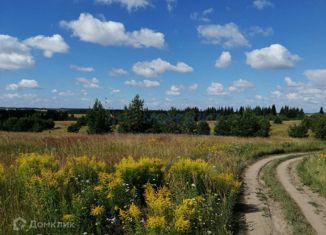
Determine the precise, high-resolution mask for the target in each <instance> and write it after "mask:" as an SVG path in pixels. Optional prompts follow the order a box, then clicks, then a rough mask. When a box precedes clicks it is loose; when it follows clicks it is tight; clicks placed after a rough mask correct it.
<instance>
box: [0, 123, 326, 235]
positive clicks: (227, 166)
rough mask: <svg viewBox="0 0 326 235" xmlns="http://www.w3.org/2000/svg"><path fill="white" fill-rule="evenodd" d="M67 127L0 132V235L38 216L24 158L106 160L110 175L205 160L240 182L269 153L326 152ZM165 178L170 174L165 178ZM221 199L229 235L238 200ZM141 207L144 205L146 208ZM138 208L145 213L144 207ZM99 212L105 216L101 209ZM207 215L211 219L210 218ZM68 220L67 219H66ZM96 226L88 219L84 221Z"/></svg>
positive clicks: (279, 141)
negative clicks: (20, 165)
mask: <svg viewBox="0 0 326 235" xmlns="http://www.w3.org/2000/svg"><path fill="white" fill-rule="evenodd" d="M68 125H69V123H67V122H58V123H56V126H57V127H59V128H58V129H57V130H56V131H57V132H56V133H54V132H55V131H51V133H49V132H43V133H8V132H0V164H2V165H3V166H4V167H3V168H4V169H5V173H4V175H3V177H4V179H5V180H3V181H2V183H1V184H2V185H1V188H2V190H1V191H0V205H1V206H0V227H1V229H2V230H0V231H2V233H4V234H10V231H12V230H11V229H12V224H11V223H12V220H13V219H14V218H16V217H17V216H22V215H24V216H25V217H28V218H31V217H33V216H35V213H36V212H35V210H33V209H31V207H30V206H31V205H33V204H34V203H32V202H31V198H32V197H31V196H27V197H24V195H25V193H24V187H23V186H22V185H21V182H20V181H19V180H17V171H16V170H15V169H16V166H17V159H18V158H19V156H20V154H24V153H36V154H41V155H42V154H46V155H49V156H51V157H53V159H54V160H53V161H57V162H58V164H59V168H60V169H64V168H65V166H66V165H67V162H68V163H69V161H70V159H74V157H78V156H88V157H93V158H94V159H96V161H97V162H102V161H103V162H104V163H105V165H106V171H107V172H109V173H112V172H114V169H115V165H116V164H119V163H120V162H121V160H122V159H123V158H127V157H128V156H132V157H133V158H134V159H135V160H136V161H137V160H138V159H141V158H143V157H149V158H157V159H162V160H164V162H165V163H166V164H167V169H169V167H170V166H171V165H172V164H174V163H175V162H176V161H178V160H179V159H183V158H188V159H193V160H195V159H201V160H204V161H205V162H207V163H208V164H209V166H210V167H211V168H213V169H214V170H213V171H214V172H215V173H214V174H218V175H221V176H219V177H220V178H223V179H224V178H225V180H227V181H228V180H230V179H229V178H228V177H225V176H224V175H231V176H233V177H232V178H233V180H240V178H241V177H240V176H241V174H242V171H243V169H244V167H246V166H247V165H248V164H250V163H251V162H253V161H255V159H257V158H259V157H261V156H263V155H265V154H273V153H284V152H296V151H309V150H316V149H321V148H325V147H326V143H325V142H322V141H318V140H314V139H310V138H309V139H290V138H286V137H281V136H275V135H274V136H272V137H270V138H239V137H217V136H189V135H169V134H148V135H145V134H139V135H132V134H108V135H92V136H90V135H86V134H82V133H79V134H72V133H66V132H64V131H62V130H63V129H64V128H66V127H67V126H68ZM59 130H60V131H59ZM135 164H136V163H135ZM87 165H88V164H86V166H87ZM89 165H91V164H89ZM207 169H208V168H207ZM164 175H168V174H167V173H164ZM214 177H215V176H214ZM34 178H35V177H34ZM0 179H1V172H0ZM210 181H211V180H209V179H208V178H207V179H205V181H204V185H205V187H206V186H207V185H209V182H210ZM181 185H184V184H181ZM171 187H172V186H171ZM178 187H179V186H178ZM178 187H175V188H174V190H176V191H173V190H172V189H170V190H171V193H172V194H173V198H177V195H179V196H178V197H185V196H187V195H188V196H189V195H193V194H186V195H184V194H183V193H177V190H178ZM203 187H204V186H203ZM221 187H222V186H221ZM63 191H65V190H63ZM36 192H38V190H36ZM236 193H237V192H236ZM91 194H92V193H91ZM195 195H196V194H195ZM212 195H213V193H211V194H209V195H206V196H205V197H207V198H208V199H207V200H208V201H209V200H210V201H211V202H212V200H213V199H212V197H213V196H212ZM193 196H194V195H193ZM223 198H224V199H223V200H222V201H225V202H227V204H226V205H227V206H225V207H223V208H222V209H221V208H220V209H219V210H221V215H223V217H222V218H223V220H220V221H223V224H219V226H217V227H225V228H228V229H226V230H225V231H224V232H225V234H227V233H229V232H230V231H232V230H233V227H232V226H231V220H232V216H233V214H232V210H233V206H232V205H234V203H235V197H233V196H232V197H230V196H227V195H224V197H223ZM92 200H93V199H92ZM45 201H46V200H45ZM213 201H214V200H213ZM36 202H37V201H36ZM36 202H35V203H36ZM57 204H58V203H57ZM59 204H60V203H59ZM59 204H58V207H59ZM60 205H61V204H60ZM141 205H142V206H143V204H141ZM69 207H71V205H68V206H67V208H69ZM140 208H141V210H142V211H143V208H142V207H140ZM58 209H59V208H57V210H58ZM211 209H212V208H211V207H208V208H206V209H205V210H203V212H207V211H209V210H211ZM98 210H99V212H101V210H102V209H101V207H99V209H98ZM45 211H46V210H45ZM48 211H49V213H50V212H51V210H50V209H48ZM204 214H205V213H204ZM206 214H207V215H209V213H206ZM69 216H70V215H69V214H68V215H67V217H69ZM170 217H171V216H170ZM196 218H197V217H196ZM198 218H200V217H198ZM153 219H157V218H156V217H155V218H153ZM209 220H210V221H211V220H212V219H211V218H210V219H209ZM92 221H93V220H92V219H90V220H87V221H86V222H92ZM154 221H155V220H154ZM180 221H181V222H184V221H182V220H180ZM180 221H179V222H180ZM213 221H214V220H213ZM86 222H85V224H86ZM181 222H180V223H181ZM221 223H222V222H221ZM180 226H181V225H180ZM215 227H216V226H215ZM34 232H35V231H34ZM41 232H42V231H41ZM46 232H49V231H46ZM51 232H52V231H51ZM224 232H223V233H224ZM0 233H1V232H0ZM43 233H44V231H43ZM153 234H156V233H153Z"/></svg>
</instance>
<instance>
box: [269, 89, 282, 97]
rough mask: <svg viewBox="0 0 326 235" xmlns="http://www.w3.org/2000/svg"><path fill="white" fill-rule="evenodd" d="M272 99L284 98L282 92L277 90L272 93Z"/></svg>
mask: <svg viewBox="0 0 326 235" xmlns="http://www.w3.org/2000/svg"><path fill="white" fill-rule="evenodd" d="M271 94H272V97H276V98H280V97H281V96H282V92H281V91H279V90H275V91H272V92H271Z"/></svg>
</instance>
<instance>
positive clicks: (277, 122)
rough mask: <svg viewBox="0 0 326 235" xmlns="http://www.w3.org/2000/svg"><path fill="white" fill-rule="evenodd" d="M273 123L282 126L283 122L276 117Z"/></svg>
mask: <svg viewBox="0 0 326 235" xmlns="http://www.w3.org/2000/svg"><path fill="white" fill-rule="evenodd" d="M274 123H275V124H282V123H283V121H282V119H281V117H280V116H276V117H275V118H274Z"/></svg>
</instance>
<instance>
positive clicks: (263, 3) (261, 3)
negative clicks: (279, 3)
mask: <svg viewBox="0 0 326 235" xmlns="http://www.w3.org/2000/svg"><path fill="white" fill-rule="evenodd" d="M252 4H253V6H254V7H255V8H257V9H258V10H263V9H264V8H267V7H272V6H274V5H273V3H271V2H270V1H268V0H254V1H253V3H252Z"/></svg>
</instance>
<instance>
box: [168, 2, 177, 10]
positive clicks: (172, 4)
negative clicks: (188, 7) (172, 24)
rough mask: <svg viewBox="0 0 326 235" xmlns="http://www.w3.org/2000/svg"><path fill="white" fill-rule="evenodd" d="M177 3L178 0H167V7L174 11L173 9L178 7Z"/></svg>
mask: <svg viewBox="0 0 326 235" xmlns="http://www.w3.org/2000/svg"><path fill="white" fill-rule="evenodd" d="M177 3H178V1H177V0H166V8H167V9H168V11H169V12H172V11H173V9H174V8H175V7H176V5H177Z"/></svg>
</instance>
